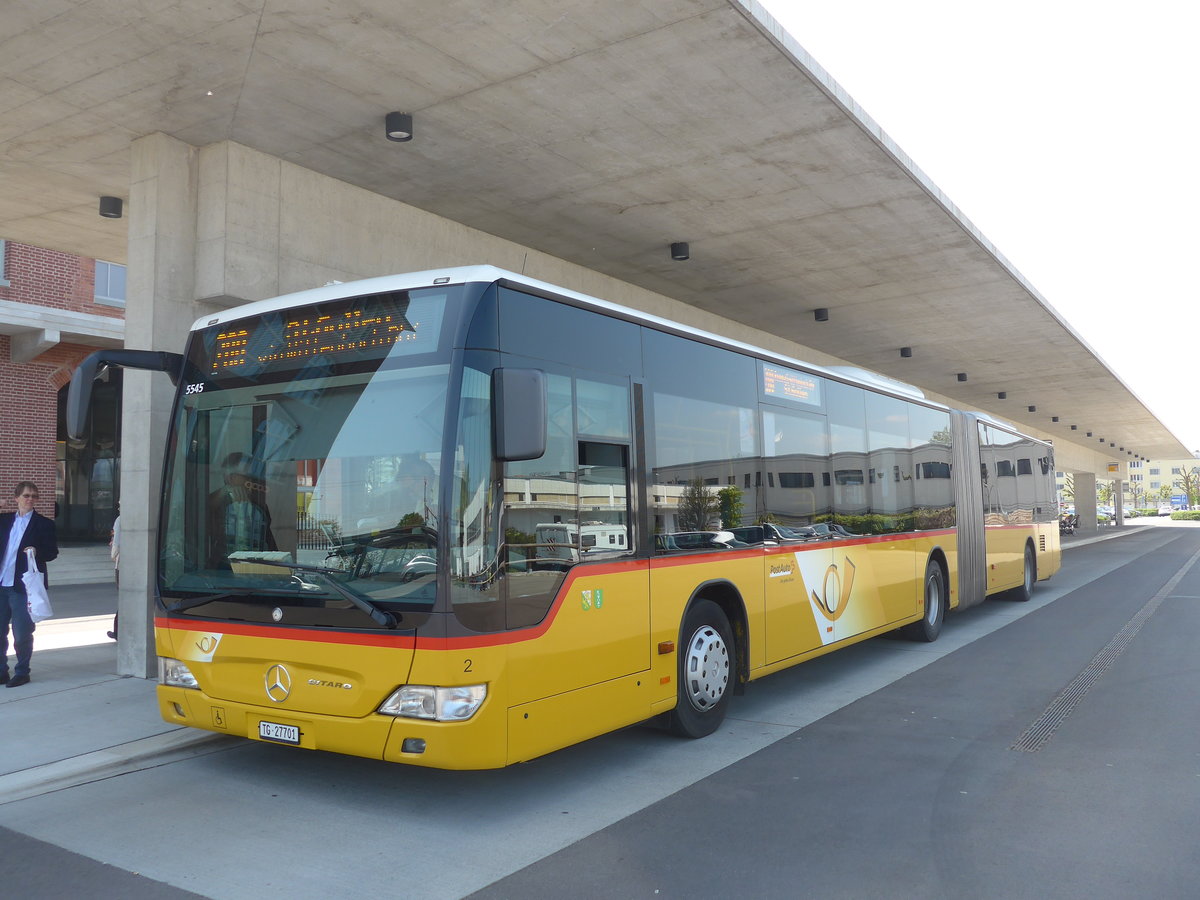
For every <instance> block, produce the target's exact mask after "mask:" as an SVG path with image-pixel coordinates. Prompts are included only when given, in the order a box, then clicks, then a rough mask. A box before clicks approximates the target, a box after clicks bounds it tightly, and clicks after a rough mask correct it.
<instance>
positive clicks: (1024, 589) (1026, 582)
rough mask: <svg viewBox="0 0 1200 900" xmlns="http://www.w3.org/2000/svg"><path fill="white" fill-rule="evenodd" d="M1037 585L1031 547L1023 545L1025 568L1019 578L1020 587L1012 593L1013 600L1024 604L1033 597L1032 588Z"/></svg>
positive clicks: (1034, 561) (1035, 565)
mask: <svg viewBox="0 0 1200 900" xmlns="http://www.w3.org/2000/svg"><path fill="white" fill-rule="evenodd" d="M1036 583H1037V559H1036V558H1035V557H1034V555H1033V545H1032V544H1026V545H1025V567H1024V570H1023V572H1022V576H1021V586H1020V587H1019V588H1017V589H1016V590H1014V591H1013V592H1012V597H1013V599H1014V600H1019V601H1021V602H1022V603H1024V602H1025V601H1027V600H1030V599H1031V598H1032V597H1033V586H1034V584H1036Z"/></svg>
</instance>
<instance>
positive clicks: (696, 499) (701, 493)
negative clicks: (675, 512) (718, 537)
mask: <svg viewBox="0 0 1200 900" xmlns="http://www.w3.org/2000/svg"><path fill="white" fill-rule="evenodd" d="M718 510H719V507H718V504H717V498H716V497H714V496H713V495H712V493H710V492H709V490H708V488H707V487H706V486H705V484H704V482H703V481H701V480H700V479H699V478H694V479H692V480H691V481H690V482H688V485H687V487H685V488H684V489H683V493H682V494H680V496H679V530H680V531H707V530H708V523H709V522H711V521H712V520H713V519H714V518H716V515H717V512H718Z"/></svg>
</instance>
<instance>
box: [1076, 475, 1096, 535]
mask: <svg viewBox="0 0 1200 900" xmlns="http://www.w3.org/2000/svg"><path fill="white" fill-rule="evenodd" d="M1072 477H1073V480H1074V482H1075V515H1076V516H1078V517H1079V525H1078V527H1077V530H1079V531H1081V532H1084V533H1085V534H1087V533H1092V534H1094V533H1095V532H1096V530H1097V524H1096V473H1095V472H1074V473H1073V476H1072Z"/></svg>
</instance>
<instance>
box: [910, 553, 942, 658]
mask: <svg viewBox="0 0 1200 900" xmlns="http://www.w3.org/2000/svg"><path fill="white" fill-rule="evenodd" d="M924 592H925V610H924V612H923V613H922V615H921V618H920V620H919V621H916V622H913V623H912V624H911V625H906V626H905V627H904V636H905V637H906V638H908V639H909V640H913V641H923V642H925V643H932V642H933V641H936V640H937V639H938V635H939V634H941V633H942V623H943V622H944V621H946V605H947V604H946V576H945V574H944V573H943V572H942V567H941V566H939V565H938V564H937V562H936V561H935V560H932V559H931V560H929V562H927V563H926V564H925V587H924Z"/></svg>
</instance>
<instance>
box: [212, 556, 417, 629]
mask: <svg viewBox="0 0 1200 900" xmlns="http://www.w3.org/2000/svg"><path fill="white" fill-rule="evenodd" d="M238 561H239V562H247V563H254V564H255V565H260V566H275V567H276V568H280V569H296V570H297V571H300V572H313V573H314V574H317V575H324V576H325V581H326V582H327V583H328V584H329V586H330V587H331V588H333V589H334V591H336V592H337V593H338V594H340V595H341V596H342V597H344V598H345V599H346V600H349V601H350V602H351V603H353V604H354V605H355V606H356V607H358V608H359V609H361V610H362V611H363V612H365V613H366V614H367V615H368V616H370V617H371V621H372V622H375V623H376V624H377V625H382V626H383V627H384V628H393V629H394V628H396V627H397V626H398V625H399V624H400V620H399V619H397V618H396V616H394V615H393V614H392V613H390V612H389V611H388V610H386V609H381V608H380V607H378V606H376V605H375V604H374V603H372V602H371V601H370V600H368V599H366V598H365V597H361V596H359V595H358V594H356V593H354V591H352V590H350V589H349V588H348V587H345V586H344V585H341V584H338V582H337V580H336V579H335V578H333V576H334V575H341V574H343V573H342V570H341V569H329V568H326V567H325V566H309V565H305V564H304V563H295V562H283V561H281V560H277V559H259V558H257V557H252V556H247V557H242V558H240V559H239V560H238ZM196 599H199V598H196Z"/></svg>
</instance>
